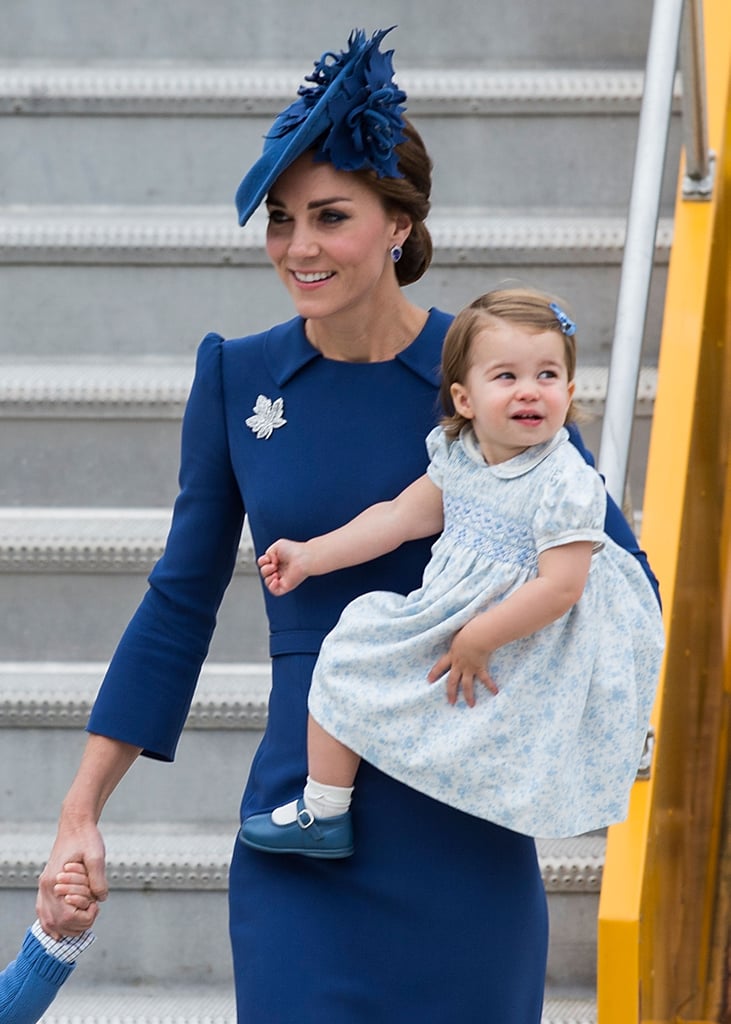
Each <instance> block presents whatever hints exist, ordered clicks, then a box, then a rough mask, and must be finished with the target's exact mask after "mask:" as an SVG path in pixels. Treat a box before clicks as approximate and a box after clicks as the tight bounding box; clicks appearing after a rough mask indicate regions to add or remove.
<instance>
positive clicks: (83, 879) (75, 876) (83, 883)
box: [53, 862, 95, 910]
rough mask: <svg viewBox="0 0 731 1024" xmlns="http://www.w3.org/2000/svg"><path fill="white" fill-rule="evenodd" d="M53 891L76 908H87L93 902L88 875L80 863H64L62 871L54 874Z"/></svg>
mask: <svg viewBox="0 0 731 1024" xmlns="http://www.w3.org/2000/svg"><path fill="white" fill-rule="evenodd" d="M53 891H54V893H55V895H56V896H59V897H63V899H64V902H66V903H68V904H69V906H71V907H76V908H77V909H78V910H88V909H89V907H90V905H91V904H92V903H94V902H95V900H94V896H93V895H92V892H91V888H90V886H89V875H88V873H87V870H86V868H85V867H84V865H83V864H81V863H75V862H71V863H69V864H64V866H63V871H59V873H58V874H57V875H56V884H55V885H54V887H53Z"/></svg>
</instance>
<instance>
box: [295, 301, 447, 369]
mask: <svg viewBox="0 0 731 1024" xmlns="http://www.w3.org/2000/svg"><path fill="white" fill-rule="evenodd" d="M428 315H429V314H428V313H427V311H426V310H425V309H421V307H419V306H415V305H414V304H413V303H411V302H407V301H404V302H403V303H399V305H398V307H397V308H395V309H393V310H389V311H384V310H375V311H373V312H372V313H371V314H370V315H369V316H368V317H367V318H366V319H365V320H364V319H363V317H362V316H360V314H359V315H358V316H357V317H356V316H354V315H352V314H343V315H341V316H331V317H326V318H323V319H322V320H313V319H309V320H306V321H305V334H306V335H307V340H308V341H309V343H310V344H311V345H312V346H313V347H314V348H316V349H317V350H318V351H319V352H321V353H322V354H323V356H325V357H326V358H327V359H335V360H341V361H343V362H349V363H381V362H386V361H387V360H389V359H393V358H394V357H395V356H397V355H398V353H399V352H402V351H403V350H404V349H405V348H408V346H409V345H410V344H411V343H412V341H413V340H414V339H415V338H416V337H417V335H418V334H419V332H420V331H421V330H422V329H423V327H424V324H425V323H426V321H427V318H428Z"/></svg>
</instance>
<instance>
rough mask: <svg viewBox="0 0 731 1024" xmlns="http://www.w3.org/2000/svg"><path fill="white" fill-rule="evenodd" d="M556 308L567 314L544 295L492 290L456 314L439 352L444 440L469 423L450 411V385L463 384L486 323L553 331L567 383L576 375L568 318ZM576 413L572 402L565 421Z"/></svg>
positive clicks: (528, 290)
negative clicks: (560, 346)
mask: <svg viewBox="0 0 731 1024" xmlns="http://www.w3.org/2000/svg"><path fill="white" fill-rule="evenodd" d="M552 304H553V305H556V306H558V307H559V310H560V311H561V312H568V310H567V307H566V305H565V303H564V302H563V301H562V300H561V299H558V298H556V297H555V296H553V295H549V294H548V293H546V292H540V291H536V290H534V289H532V288H522V287H514V288H496V289H495V290H494V291H490V292H486V293H485V294H484V295H480V296H479V298H477V299H475V301H474V302H471V303H470V304H469V306H467V307H466V308H465V309H463V310H462V311H461V313H458V314H457V316H456V317H455V318H454V320H453V321H452V324H451V326H450V328H449V330H448V331H447V336H446V338H445V339H444V348H443V350H442V384H441V390H440V393H439V394H440V398H441V402H442V408H443V409H444V412H445V416H444V418H443V419H442V427H443V428H444V432H445V434H446V435H447V437H448V438H450V439H454V438H455V437H457V436H458V434H459V432H460V430H462V428H463V427H464V426H466V424H467V423H468V422H469V421H468V420H466V419H465V418H464V416H461V415H460V414H459V413H458V412H457V411H456V410H455V408H454V403H453V402H452V395H451V387H452V384H464V382H465V380H466V378H467V373H468V371H469V369H470V367H471V366H472V347H473V343H474V340H475V338H476V337H477V335H478V334H479V333H480V332H481V331H483V330H484V329H485V328H486V327H489V326H490V321H491V320H493V319H497V320H508V321H509V322H510V323H514V324H519V325H520V326H521V327H527V328H528V329H529V330H531V331H535V332H536V333H538V332H541V331H556V333H557V334H560V335H561V337H562V338H563V343H564V357H565V360H566V370H567V373H568V379H569V381H572V380H573V379H574V376H575V374H576V334H575V333H573V334H571V335H569V334H567V333H566V332H565V329H564V328H565V325H566V323H568V322H569V321H568V318H565V320H564V322H563V323H562V322H561V321H560V320H559V319H558V317H557V315H556V313H555V312H554V310H553V309H551V305H552ZM576 412H577V410H576V409H575V407H574V403H573V402H572V403H571V405H570V406H569V408H568V411H567V413H566V422H568V421H569V420H571V419H574V418H575V416H576Z"/></svg>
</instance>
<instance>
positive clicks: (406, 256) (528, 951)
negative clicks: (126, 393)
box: [38, 32, 640, 1024]
mask: <svg viewBox="0 0 731 1024" xmlns="http://www.w3.org/2000/svg"><path fill="white" fill-rule="evenodd" d="M384 34H385V33H383V32H381V33H376V34H375V35H374V37H373V38H372V39H371V40H366V39H365V36H364V34H363V33H354V34H353V35H351V38H350V41H349V49H348V51H347V52H343V53H341V54H339V55H338V56H335V55H333V54H327V55H325V57H324V58H323V59H322V60H321V61H320V62H318V63H317V64H316V70H315V73H314V74H313V75H312V76H310V78H309V81H310V82H311V83H312V88H308V89H305V88H304V87H303V88H302V89H301V90H300V98H299V99H298V100H297V101H295V103H293V104H292V105H291V106H290V107H288V108H287V110H285V111H284V112H283V113H282V114H280V115H279V117H278V118H277V119H276V121H275V123H274V125H273V128H272V130H271V132H270V134H269V136H268V138H267V140H266V143H265V147H264V152H263V154H262V157H261V158H260V160H259V161H258V162H257V163H256V164H255V165H254V167H253V168H252V170H251V171H250V172H249V173H248V174H247V176H246V177H245V178H244V180H243V182H242V184H241V186H240V188H239V191H238V194H237V204H238V208H239V219H240V222H241V223H242V224H243V223H245V222H246V220H247V219H248V218H249V216H250V215H251V213H252V212H253V210H254V209H256V207H257V206H258V204H259V203H260V202H261V201H262V199H264V197H265V196H266V200H267V207H268V211H269V227H268V231H267V251H268V254H269V256H270V258H271V260H272V263H273V264H274V266H275V268H276V270H277V272H278V274H279V275H280V277H281V279H282V281H283V282H284V284H285V286H286V288H287V290H288V291H289V294H290V295H291V297H292V300H293V303H294V306H295V309H296V312H297V316H296V317H295V318H294V319H293V320H290V321H289V322H287V323H284V324H279V325H277V326H276V327H273V328H272V329H271V330H269V331H266V332H264V333H262V334H260V335H257V336H254V337H249V338H243V339H238V340H233V341H226V342H224V341H223V339H221V338H220V337H219V336H217V335H209V336H208V337H207V338H205V339H204V341H203V342H202V344H201V347H200V349H199V354H198V362H197V370H196V377H195V381H194V384H193V388H192V391H191V395H190V399H189V402H188V406H187V409H186V414H185V418H184V424H183V449H182V464H181V492H180V495H179V497H178V499H177V502H176V505H175V512H174V517H173V523H172V526H171V531H170V536H169V538H168V542H167V546H166V550H165V554H164V555H163V557H162V558H161V560H160V561H159V562H158V564H157V566H156V567H155V569H154V570H153V572H152V574H151V577H150V588H149V590H148V592H147V594H146V595H145V597H144V599H143V601H142V603H141V605H140V607H139V609H138V611H137V613H136V614H135V616H134V618H133V620H132V622H131V623H130V625H129V626H128V628H127V630H126V632H125V635H124V636H123V638H122V640H121V642H120V645H119V647H118V649H117V651H116V653H115V655H114V658H113V660H112V663H111V665H110V667H109V670H108V673H107V676H106V677H105V680H104V683H103V685H102V689H101V691H100V694H99V697H98V698H97V701H96V704H95V706H94V709H93V712H92V716H91V719H90V722H89V727H88V728H89V732H90V736H89V738H88V742H87V747H86V751H85V753H84V756H83V758H82V763H81V766H80V768H79V772H78V775H77V777H76V779H75V780H74V782H73V784H72V786H71V789H70V791H69V793H68V795H67V797H66V800H65V801H64V805H63V810H62V814H61V819H60V824H59V832H58V836H57V840H56V843H55V845H54V848H53V850H52V852H51V857H50V860H49V864H48V866H47V868H46V870H45V871H44V874H43V876H42V878H41V884H40V891H39V901H38V911H39V917H40V919H41V921H42V923H43V924H44V926H45V927H47V928H48V929H49V930H50V931H51V932H52V933H56V934H61V933H72V934H73V933H74V932H75V931H79V930H81V929H82V927H88V926H89V925H90V924H91V922H92V921H93V918H94V911H93V910H92V911H90V912H86V913H84V912H81V911H79V910H77V911H76V912H75V914H73V915H72V914H69V913H68V912H66V911H65V910H64V908H63V906H62V905H61V904H59V903H58V902H56V901H55V900H54V897H53V893H52V891H51V888H50V886H49V878H51V877H52V876H53V875H54V874H55V871H56V870H58V868H57V865H58V864H59V863H60V862H62V861H64V860H69V859H70V856H69V855H68V852H67V851H70V850H80V851H82V852H83V856H84V860H85V862H86V864H87V866H88V868H89V874H90V879H91V887H92V891H94V892H96V893H97V894H98V895H99V897H100V898H102V897H103V896H104V895H105V893H106V882H105V879H104V874H103V844H102V840H101V836H100V834H99V830H98V827H97V822H98V819H99V816H100V814H101V811H102V808H103V806H104V803H105V801H106V799H107V798H108V796H109V795H110V793H111V792H112V791H113V789H114V787H115V786H116V784H117V782H118V781H119V779H120V778H121V777H122V776H123V774H124V773H125V771H126V770H127V769H128V768H129V766H130V765H131V764H132V762H133V761H134V759H135V758H136V757H137V755H138V754H139V753H140V752H143V753H145V754H147V755H148V756H151V757H156V758H159V759H163V760H169V759H172V757H173V756H174V753H175V746H176V743H177V740H178V737H179V735H180V731H181V729H182V727H183V723H184V721H185V717H186V714H187V711H188V708H189V705H190V700H191V698H192V694H193V690H194V688H195V684H196V680H197V677H198V672H199V670H200V666H201V663H202V661H203V659H204V658H205V656H206V653H207V650H208V645H209V642H210V638H211V635H212V632H213V628H214V625H215V614H216V609H217V607H218V604H219V602H220V600H221V598H222V595H223V593H224V591H225V589H226V586H227V584H228V582H229V580H230V577H231V574H232V572H233V568H234V564H235V558H236V550H237V546H238V541H239V534H240V530H241V525H242V521H243V515H244V508H245V509H246V511H247V513H248V517H249V522H250V526H251V530H252V534H253V538H254V546H255V549H256V551H257V553H259V554H260V553H262V552H263V551H264V550H266V548H267V547H268V546H269V545H270V544H271V543H272V541H274V540H275V539H276V538H277V537H280V536H290V537H293V538H295V539H305V538H307V537H310V536H313V535H315V534H320V533H323V532H326V531H328V530H331V529H333V528H334V527H336V526H338V525H340V524H341V523H343V522H346V521H347V520H348V519H350V518H352V517H353V516H354V515H355V514H356V513H357V512H359V511H360V510H361V509H363V508H365V507H366V506H367V505H369V504H372V503H373V502H375V501H379V500H382V499H385V498H390V497H393V496H394V495H395V494H397V493H398V492H399V491H400V490H401V489H403V487H404V486H405V485H406V484H407V483H409V482H410V481H411V480H414V479H415V478H416V477H418V476H420V475H421V474H422V473H423V472H424V470H425V467H426V462H427V455H426V448H425V444H424V439H425V437H426V435H427V433H428V432H429V430H430V429H431V428H432V426H433V425H434V424H435V422H436V421H437V418H438V416H439V408H438V401H437V394H438V383H439V382H438V379H437V368H438V365H439V357H440V349H441V343H442V340H443V337H444V334H445V332H446V329H447V327H448V325H449V323H450V321H451V317H450V316H449V315H447V314H445V313H442V312H439V311H438V310H431V311H428V312H427V311H426V310H423V309H420V308H419V307H417V306H415V305H414V304H413V303H412V302H410V301H409V299H408V298H407V297H406V296H405V294H404V293H403V292H402V290H401V286H402V285H405V284H409V283H411V282H412V281H415V280H417V279H418V278H419V277H420V276H421V275H422V274H423V273H424V271H425V270H426V268H427V267H428V265H429V261H430V258H431V242H430V239H429V234H428V231H427V229H426V227H425V224H424V220H425V217H426V215H427V212H428V209H429V193H430V170H431V168H430V161H429V158H428V156H427V154H426V152H425V150H424V147H423V144H422V142H421V139H420V138H419V136H418V134H417V133H416V132H415V131H414V130H413V129H412V128H411V126H409V125H408V124H407V122H405V121H404V119H403V114H402V107H401V104H402V103H403V101H404V100H405V95H404V94H403V93H402V92H401V91H400V90H398V88H397V87H396V86H395V85H394V83H393V82H392V68H391V54H390V53H386V54H383V53H381V52H380V51H379V49H378V45H379V43H380V41H381V39H382V37H383V35H384ZM579 443H580V442H579ZM608 530H609V532H610V533H611V534H612V535H613V536H614V537H615V538H616V539H617V540H618V541H619V542H620V543H622V542H623V541H624V544H625V546H629V547H632V548H633V550H635V551H636V545H635V542H634V538H633V537H632V535H631V533H630V531H629V529H628V527H627V526H626V524H625V523H624V521H623V520H622V518H621V516H620V515H619V513H618V512H617V510H616V508H612V510H611V513H610V521H609V523H608ZM430 546H431V542H430V539H426V540H422V541H419V542H413V543H410V544H406V545H404V546H403V547H402V548H400V549H399V550H398V551H397V552H394V553H393V554H390V555H388V556H385V557H383V558H379V559H377V560H376V561H374V562H371V563H368V564H367V565H365V566H362V567H358V568H354V569H347V570H343V571H341V572H338V573H335V574H332V575H331V576H323V577H318V578H313V579H311V580H308V581H307V582H306V583H305V584H303V586H302V587H300V588H298V590H297V591H296V592H294V593H293V594H291V595H287V596H285V597H283V598H277V599H274V598H272V597H271V596H269V595H267V594H265V600H266V605H267V612H268V616H269V622H270V628H271V644H270V649H271V655H272V693H271V697H270V705H269V721H268V727H267V730H266V733H265V736H264V738H263V740H262V743H261V745H260V747H259V750H258V752H257V754H256V757H255V759H254V763H253V766H252V770H251V775H250V778H249V781H248V784H247V786H246V791H245V793H244V798H243V803H242V815H243V816H248V815H250V814H253V813H257V812H260V811H264V810H270V809H272V808H273V807H275V806H277V805H279V804H282V803H285V802H287V801H289V800H291V799H293V798H294V797H295V796H296V794H297V793H298V792H299V791H300V790H301V787H302V783H303V780H304V776H305V772H306V745H305V731H306V730H305V724H306V715H307V706H306V705H307V692H308V687H309V683H310V677H311V672H312V668H313V665H314V662H315V660H316V656H317V652H318V650H319V647H320V644H321V642H322V639H323V637H324V636H325V634H326V633H327V632H328V631H329V630H330V629H331V628H332V627H333V626H334V624H335V622H336V621H337V619H338V617H339V614H340V612H341V610H342V608H343V607H344V606H345V604H347V603H348V602H349V601H350V600H351V599H352V598H354V597H356V596H357V595H359V594H361V593H363V592H365V591H369V590H374V589H390V590H397V591H400V592H402V593H406V592H408V591H409V590H411V589H413V588H414V587H415V586H416V585H417V584H418V582H419V580H420V578H421V574H422V571H423V568H424V565H425V564H426V561H427V559H428V556H429V550H430ZM639 554H640V553H638V555H639ZM396 682H397V681H395V683H396ZM358 787H359V788H358V800H357V801H356V806H355V808H354V822H355V827H356V828H357V829H358V832H359V834H361V835H362V836H363V837H364V840H363V842H362V843H361V844H360V846H359V848H358V851H357V852H356V854H355V856H353V857H352V858H350V859H349V860H348V861H337V862H325V863H323V862H315V861H312V862H308V863H303V862H302V860H301V859H300V858H290V857H280V858H274V857H269V856H267V855H266V854H260V853H257V852H255V851H252V850H250V849H248V848H247V847H245V846H244V844H243V843H242V842H239V841H237V842H236V843H235V849H234V855H233V862H232V865H231V873H230V920H231V938H232V945H233V951H234V966H235V975H236V989H237V1003H238V1014H239V1021H240V1022H241V1024H244V1022H245V1024H295V1022H296V1024H322V1022H323V1021H333V1022H338V1024H372V1022H373V1021H376V1020H378V1021H380V1022H382V1024H410V1022H414V1024H417V1022H418V1024H443V1022H444V1021H447V1020H458V1021H460V1022H461V1024H471V1022H477V1021H484V1020H494V1021H500V1022H501V1024H537V1022H538V1021H539V1020H540V1016H541V1005H542V993H543V979H544V972H545V962H546V946H547V920H546V904H545V897H544V892H543V887H542V883H541V877H540V873H539V870H538V864H537V858H536V851H535V847H534V844H533V842H532V841H531V840H530V839H528V838H526V837H524V836H519V835H517V834H515V833H513V832H509V831H507V830H504V829H501V828H499V827H497V826H494V825H492V824H491V823H489V822H485V821H480V820H478V819H476V818H473V817H470V816H468V815H465V814H461V813H459V812H456V811H454V810H452V809H450V808H448V807H446V806H445V805H443V804H440V803H437V802H435V801H432V800H430V799H428V798H426V797H423V796H421V795H419V794H417V793H416V792H414V791H412V790H410V789H408V788H406V787H404V786H402V785H400V784H398V783H396V782H394V781H392V780H391V779H389V778H387V777H385V776H383V775H382V774H380V773H379V772H377V771H376V770H374V769H373V768H371V767H370V766H369V765H367V764H364V765H363V766H362V768H361V771H360V773H359V777H358ZM359 819H361V820H362V821H363V825H364V827H362V828H361V827H359V825H358V820H359Z"/></svg>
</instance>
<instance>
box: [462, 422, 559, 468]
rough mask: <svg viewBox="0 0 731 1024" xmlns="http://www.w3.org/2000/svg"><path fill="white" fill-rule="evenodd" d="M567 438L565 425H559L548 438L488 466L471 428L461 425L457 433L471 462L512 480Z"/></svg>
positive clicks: (545, 456)
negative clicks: (541, 442)
mask: <svg viewBox="0 0 731 1024" xmlns="http://www.w3.org/2000/svg"><path fill="white" fill-rule="evenodd" d="M568 439H569V432H568V430H566V428H565V427H561V429H560V430H559V431H558V432H557V433H555V434H554V435H553V437H552V438H551V439H550V440H548V441H544V443H543V444H536V445H533V446H532V447H530V448H526V450H525V451H524V452H521V453H520V455H516V456H515V457H514V458H512V459H508V460H507V462H498V463H497V465H495V466H490V465H488V463H487V462H485V457H484V456H483V454H482V451H481V449H480V446H479V444H478V442H477V438H476V437H475V435H474V432H473V430H472V428H471V427H463V428H462V430H461V432H460V435H459V440H460V442H461V444H462V448H463V450H464V452H465V454H466V455H467V457H468V458H469V459H470V460H471V461H472V462H477V463H479V465H481V466H484V468H485V469H489V470H490V472H492V473H494V474H495V476H497V477H499V478H500V479H501V480H512V479H513V478H514V477H516V476H523V474H524V473H529V472H530V471H531V470H532V469H535V467H536V466H537V465H539V463H541V462H543V460H544V459H547V458H548V456H549V455H550V454H551V452H554V451H555V450H556V449H557V448H558V447H559V445H562V444H565V443H566V442H567V441H568Z"/></svg>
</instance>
